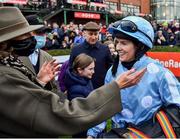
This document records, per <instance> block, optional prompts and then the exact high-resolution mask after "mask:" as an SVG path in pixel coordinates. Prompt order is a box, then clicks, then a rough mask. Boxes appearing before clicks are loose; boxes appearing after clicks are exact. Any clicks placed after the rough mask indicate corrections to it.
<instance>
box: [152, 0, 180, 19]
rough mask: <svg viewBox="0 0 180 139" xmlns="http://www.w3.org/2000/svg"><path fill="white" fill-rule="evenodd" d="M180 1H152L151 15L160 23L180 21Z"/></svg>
mask: <svg viewBox="0 0 180 139" xmlns="http://www.w3.org/2000/svg"><path fill="white" fill-rule="evenodd" d="M178 11H180V0H151V14H152V16H153V17H154V19H155V20H157V21H158V22H162V21H173V20H174V19H175V20H179V18H180V12H178Z"/></svg>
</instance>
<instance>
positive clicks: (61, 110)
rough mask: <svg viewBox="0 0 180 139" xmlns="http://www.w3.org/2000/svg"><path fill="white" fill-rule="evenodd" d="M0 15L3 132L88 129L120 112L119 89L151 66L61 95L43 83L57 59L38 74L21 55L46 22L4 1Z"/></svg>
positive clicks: (0, 130) (33, 134)
mask: <svg viewBox="0 0 180 139" xmlns="http://www.w3.org/2000/svg"><path fill="white" fill-rule="evenodd" d="M0 17H1V18H0V32H1V33H0V76H1V78H0V88H1V91H0V96H1V97H0V115H1V116H0V121H1V124H0V136H1V137H59V136H60V135H72V134H75V133H78V132H81V131H83V130H86V129H88V128H90V127H92V126H94V125H96V124H98V123H100V122H102V121H103V120H105V119H107V118H108V117H110V116H112V115H114V114H115V113H117V112H119V111H120V110H121V105H120V104H119V102H120V101H121V98H120V96H119V90H120V89H122V88H125V87H130V86H132V85H135V84H137V83H138V82H139V80H140V79H141V77H142V76H143V75H144V73H145V71H146V70H145V69H143V70H140V71H136V72H135V69H132V70H129V71H128V72H126V73H124V74H122V75H121V76H119V78H118V79H117V80H115V81H114V82H112V83H110V84H108V85H106V86H103V87H101V88H99V89H97V90H95V91H93V92H92V93H91V95H89V96H88V97H87V98H85V99H84V98H75V99H74V100H72V101H71V102H70V101H68V100H61V98H60V97H59V96H58V95H56V94H55V93H53V92H51V91H48V90H45V89H44V88H43V86H44V85H46V83H47V82H49V80H51V79H52V78H53V77H54V76H56V71H57V70H58V68H59V67H58V64H57V63H55V61H51V62H49V63H45V64H44V66H43V67H42V68H41V70H40V73H39V74H38V76H37V78H34V77H33V75H32V74H31V72H30V71H29V69H28V68H27V67H26V66H24V65H23V63H22V62H21V61H20V60H19V59H18V57H17V56H18V55H17V54H18V52H19V51H24V53H26V54H28V53H30V52H32V50H33V49H35V46H36V41H35V39H34V37H33V36H32V34H31V32H32V31H34V30H37V29H39V28H41V27H42V25H29V24H28V22H27V20H26V19H25V17H24V16H23V15H22V13H21V11H20V10H19V9H18V8H16V7H0ZM14 46H15V48H16V49H15V50H13V49H14ZM14 51H16V54H14ZM92 102H93V103H92Z"/></svg>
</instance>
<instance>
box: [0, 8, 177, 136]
mask: <svg viewBox="0 0 180 139" xmlns="http://www.w3.org/2000/svg"><path fill="white" fill-rule="evenodd" d="M0 17H1V18H0V32H1V34H0V75H1V78H0V87H1V92H0V96H1V97H0V110H1V112H0V115H1V118H0V121H1V125H0V136H1V137H59V136H61V135H72V137H74V138H98V137H101V138H103V137H104V138H106V137H112V138H113V137H117V135H116V134H113V133H114V132H109V133H105V132H104V129H105V126H106V121H105V120H107V119H108V118H111V119H112V130H113V129H118V135H119V137H125V138H130V137H134V138H136V137H145V138H148V137H152V138H154V137H155V138H164V137H166V138H176V137H180V122H179V117H180V83H179V81H178V80H177V79H176V77H175V76H174V75H173V74H172V72H171V71H169V70H168V69H167V68H165V67H163V66H162V65H161V64H160V63H158V62H157V61H155V60H153V59H151V58H150V57H148V56H146V52H147V51H148V50H150V49H152V48H153V45H154V40H156V32H155V28H153V26H152V25H151V24H150V23H149V22H148V21H147V20H145V19H143V18H141V17H137V16H128V17H126V18H123V19H122V20H119V21H117V22H114V23H112V24H110V25H109V27H108V28H107V27H106V26H105V25H102V26H101V25H99V24H97V23H95V22H88V23H86V24H85V25H81V24H80V25H75V24H74V23H73V22H71V23H70V24H69V25H64V24H63V25H61V27H59V26H58V24H57V23H53V24H52V29H51V28H49V27H48V26H47V25H46V24H45V25H43V22H41V23H40V22H39V20H37V16H34V15H33V16H27V17H24V16H23V15H22V13H21V11H20V10H19V9H18V8H15V7H0ZM159 29H162V28H158V30H159ZM175 32H178V30H176V31H175ZM42 48H43V49H54V48H55V49H60V48H71V49H72V50H71V54H70V58H69V60H68V61H66V62H65V64H64V65H63V66H62V67H61V68H60V65H59V63H57V62H56V61H55V60H53V58H52V56H50V55H49V54H47V53H46V52H45V51H44V50H42ZM55 76H59V77H58V82H59V85H60V89H61V92H60V91H59V90H58V89H59V88H57V84H55V83H54V77H55ZM64 95H66V96H67V98H63V99H62V96H64ZM116 131H117V130H116ZM139 133H140V134H139ZM141 133H142V134H141ZM140 135H142V136H140Z"/></svg>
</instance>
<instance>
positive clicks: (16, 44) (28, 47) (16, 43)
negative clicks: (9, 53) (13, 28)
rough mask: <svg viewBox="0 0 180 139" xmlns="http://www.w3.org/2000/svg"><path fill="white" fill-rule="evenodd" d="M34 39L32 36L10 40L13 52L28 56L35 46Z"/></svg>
mask: <svg viewBox="0 0 180 139" xmlns="http://www.w3.org/2000/svg"><path fill="white" fill-rule="evenodd" d="M36 43H37V42H36V39H35V38H34V36H32V37H30V38H27V39H24V40H13V41H12V42H11V44H12V47H13V49H14V53H15V54H17V55H18V56H29V55H31V54H32V53H33V52H34V50H35V46H36Z"/></svg>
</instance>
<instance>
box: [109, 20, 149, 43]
mask: <svg viewBox="0 0 180 139" xmlns="http://www.w3.org/2000/svg"><path fill="white" fill-rule="evenodd" d="M112 27H113V28H116V29H117V30H118V29H121V30H123V31H126V32H131V33H135V32H137V31H138V32H140V33H142V34H143V35H145V36H146V37H147V38H148V39H149V40H150V41H151V42H152V40H151V38H150V37H149V36H148V35H147V34H146V33H144V32H143V31H141V30H139V29H138V27H137V25H136V24H135V23H134V22H132V21H130V20H121V21H117V22H115V23H113V24H112Z"/></svg>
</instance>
